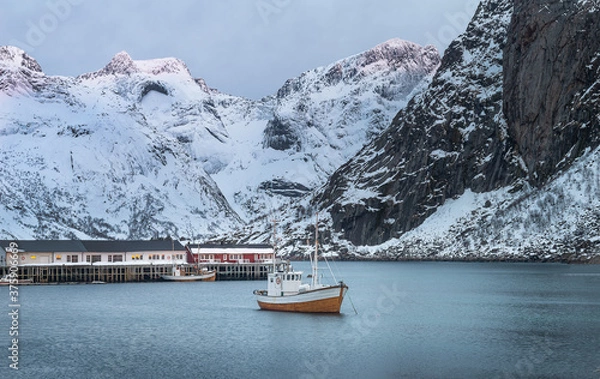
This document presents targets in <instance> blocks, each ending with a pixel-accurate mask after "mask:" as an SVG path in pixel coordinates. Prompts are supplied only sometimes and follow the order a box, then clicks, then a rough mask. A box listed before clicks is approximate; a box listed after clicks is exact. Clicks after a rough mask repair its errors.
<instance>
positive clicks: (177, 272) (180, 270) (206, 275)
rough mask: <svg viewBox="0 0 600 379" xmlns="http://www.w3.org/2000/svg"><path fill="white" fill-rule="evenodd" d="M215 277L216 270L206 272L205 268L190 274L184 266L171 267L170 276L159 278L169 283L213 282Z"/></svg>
mask: <svg viewBox="0 0 600 379" xmlns="http://www.w3.org/2000/svg"><path fill="white" fill-rule="evenodd" d="M216 277H217V271H216V270H207V269H206V268H203V269H202V270H200V271H197V272H196V273H191V274H190V273H188V271H187V267H186V266H185V265H173V271H172V272H171V275H162V276H161V278H162V279H163V280H167V281H171V282H200V281H202V282H214V281H215V279H216Z"/></svg>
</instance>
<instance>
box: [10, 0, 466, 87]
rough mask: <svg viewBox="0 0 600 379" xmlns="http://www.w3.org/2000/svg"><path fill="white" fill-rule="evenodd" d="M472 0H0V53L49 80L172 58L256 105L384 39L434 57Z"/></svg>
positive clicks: (457, 28) (211, 83) (460, 25)
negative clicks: (16, 52) (21, 59)
mask: <svg viewBox="0 0 600 379" xmlns="http://www.w3.org/2000/svg"><path fill="white" fill-rule="evenodd" d="M477 4H478V1H476V0H419V1H416V2H415V1H410V2H409V1H403V0H218V1H217V0H214V1H204V0H172V1H159V0H105V1H96V0H42V1H37V0H20V1H14V0H0V6H1V8H0V9H1V10H0V12H1V13H0V36H1V38H0V45H16V46H19V47H21V48H23V49H24V50H26V51H27V52H28V53H29V54H30V55H31V56H33V57H34V58H35V59H36V60H37V61H38V62H39V63H40V65H41V66H42V68H43V69H44V72H45V73H47V74H49V75H68V76H76V75H79V74H82V73H85V72H90V71H95V70H98V69H100V68H102V67H104V66H105V65H106V64H107V63H108V62H109V61H110V59H111V58H112V57H113V56H114V55H115V54H116V53H118V52H120V51H123V50H125V51H127V52H128V53H129V54H130V55H131V57H132V58H133V59H151V58H163V57H176V58H179V59H181V60H183V61H184V62H185V63H186V64H187V66H188V67H189V69H190V71H191V73H192V75H193V76H194V77H201V78H204V79H205V80H206V82H207V84H208V85H209V86H211V87H214V88H217V89H219V90H221V91H223V92H227V93H230V94H234V95H239V96H246V97H250V98H254V99H258V98H260V97H262V96H266V95H271V94H274V93H275V92H276V91H277V89H278V88H279V87H280V86H281V85H282V84H283V83H284V82H285V80H286V79H288V78H291V77H295V76H297V75H299V74H300V73H302V72H304V71H307V70H310V69H313V68H316V67H319V66H322V65H326V64H329V63H332V62H334V61H336V60H339V59H342V58H345V57H347V56H350V55H353V54H356V53H359V52H361V51H364V50H367V49H369V48H371V47H373V46H375V45H377V44H379V43H382V42H384V41H386V40H388V39H391V38H395V37H398V38H402V39H405V40H409V41H413V42H416V43H419V44H422V45H426V44H434V45H436V47H437V48H438V49H440V51H442V50H443V49H445V48H446V47H447V45H448V43H449V42H450V41H451V40H452V39H453V38H454V37H456V36H457V35H458V34H459V33H461V32H463V31H464V28H465V26H466V24H467V22H468V21H469V19H470V18H471V16H472V15H473V13H474V11H475V7H476V6H477Z"/></svg>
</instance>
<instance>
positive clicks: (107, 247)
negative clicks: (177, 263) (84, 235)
mask: <svg viewBox="0 0 600 379" xmlns="http://www.w3.org/2000/svg"><path fill="white" fill-rule="evenodd" d="M83 244H84V245H85V247H86V249H87V251H95V252H100V253H103V252H106V253H110V252H124V251H128V252H133V251H168V250H174V251H185V248H184V247H183V246H182V245H181V244H180V243H179V242H178V241H168V240H166V241H163V240H160V241H159V240H152V241H83Z"/></svg>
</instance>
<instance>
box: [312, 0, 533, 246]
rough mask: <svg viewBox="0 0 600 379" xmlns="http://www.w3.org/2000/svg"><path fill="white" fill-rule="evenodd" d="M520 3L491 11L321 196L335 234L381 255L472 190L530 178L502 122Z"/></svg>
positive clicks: (482, 10) (484, 9)
mask: <svg viewBox="0 0 600 379" xmlns="http://www.w3.org/2000/svg"><path fill="white" fill-rule="evenodd" d="M511 11H512V2H511V1H506V0H505V1H487V2H484V3H483V4H482V5H481V6H480V7H479V9H478V11H477V14H476V16H475V17H474V19H473V21H472V22H471V24H470V25H469V27H468V29H467V31H466V33H465V34H464V35H463V36H461V37H459V38H458V39H457V40H455V41H454V42H453V43H452V44H451V45H450V47H449V48H448V50H447V51H446V53H445V54H444V58H443V59H442V63H441V66H440V68H439V70H438V72H437V73H436V75H435V77H434V78H433V81H432V83H431V85H430V86H429V88H428V89H427V90H425V91H424V92H423V93H422V94H421V95H419V96H417V97H416V98H414V99H413V100H412V101H411V102H410V103H409V104H408V106H407V107H406V109H405V110H403V111H401V112H400V113H399V114H398V115H397V116H396V118H395V119H394V121H393V123H392V125H391V127H390V128H388V129H387V130H386V131H385V132H384V133H383V134H382V135H381V136H380V137H379V138H377V139H376V140H374V141H373V143H371V144H370V145H368V146H366V147H365V148H364V149H363V150H362V151H361V152H360V153H359V154H358V155H357V156H356V157H355V158H354V159H352V160H351V161H350V162H348V163H347V164H346V165H344V166H343V167H341V168H340V169H339V170H338V171H337V172H336V173H335V174H334V175H333V176H332V177H331V179H330V181H329V183H328V185H327V186H326V188H325V189H324V190H323V191H322V192H321V193H320V194H319V195H318V197H317V201H318V202H319V204H320V207H321V208H326V209H327V210H328V211H329V213H330V214H331V218H332V222H333V226H334V229H335V230H336V231H337V232H341V233H342V235H343V237H344V238H345V239H347V240H349V241H351V242H352V243H353V244H355V245H364V244H366V245H375V244H380V243H383V242H385V241H387V240H389V239H390V238H394V237H399V236H400V235H401V234H403V233H404V232H406V231H408V230H411V229H412V228H414V227H416V226H418V225H420V224H421V223H422V222H423V221H424V220H425V219H426V218H427V217H428V216H430V215H431V214H432V213H433V212H435V210H436V209H437V207H438V206H440V205H442V204H443V203H444V202H445V200H446V199H448V198H453V197H456V196H459V195H461V194H462V193H463V192H464V191H465V189H468V188H470V189H471V190H473V191H475V192H484V191H490V190H493V189H495V188H498V187H501V186H505V185H508V184H510V183H511V182H513V181H514V179H515V178H516V177H519V176H520V175H522V173H521V171H520V168H519V165H518V164H517V160H516V159H514V157H513V154H512V151H511V148H512V144H511V143H510V141H509V138H508V135H507V131H506V123H505V121H504V118H503V117H502V78H503V77H502V48H503V46H504V44H505V41H506V30H507V27H508V25H507V24H508V21H509V20H510V14H511Z"/></svg>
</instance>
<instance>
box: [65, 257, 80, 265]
mask: <svg viewBox="0 0 600 379" xmlns="http://www.w3.org/2000/svg"><path fill="white" fill-rule="evenodd" d="M77 262H79V257H78V256H77V255H67V263H77Z"/></svg>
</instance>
